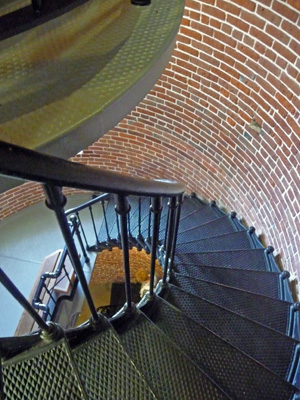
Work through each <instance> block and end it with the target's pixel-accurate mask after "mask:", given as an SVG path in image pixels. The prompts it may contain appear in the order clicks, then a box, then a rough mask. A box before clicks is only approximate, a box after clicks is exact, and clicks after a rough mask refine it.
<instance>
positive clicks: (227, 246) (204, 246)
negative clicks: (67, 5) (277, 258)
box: [176, 231, 263, 254]
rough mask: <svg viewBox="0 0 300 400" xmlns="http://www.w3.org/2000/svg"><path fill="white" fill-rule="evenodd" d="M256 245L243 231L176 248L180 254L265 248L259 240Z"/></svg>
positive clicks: (196, 241)
mask: <svg viewBox="0 0 300 400" xmlns="http://www.w3.org/2000/svg"><path fill="white" fill-rule="evenodd" d="M255 243H257V245H256V244H255V245H254V243H253V241H252V240H251V237H250V234H249V233H248V231H241V232H234V233H229V234H225V235H220V236H214V237H211V238H207V239H200V240H193V241H191V242H187V243H182V244H179V245H178V246H177V247H176V253H177V254H179V253H195V252H205V251H217V250H241V249H252V248H258V246H259V247H261V248H262V247H263V246H262V245H261V244H260V245H259V242H258V240H257V241H255ZM254 246H255V247H254Z"/></svg>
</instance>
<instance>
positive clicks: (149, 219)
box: [147, 198, 151, 244]
mask: <svg viewBox="0 0 300 400" xmlns="http://www.w3.org/2000/svg"><path fill="white" fill-rule="evenodd" d="M150 210H151V198H150V199H149V215H148V237H147V242H148V243H149V244H150V243H151V212H150Z"/></svg>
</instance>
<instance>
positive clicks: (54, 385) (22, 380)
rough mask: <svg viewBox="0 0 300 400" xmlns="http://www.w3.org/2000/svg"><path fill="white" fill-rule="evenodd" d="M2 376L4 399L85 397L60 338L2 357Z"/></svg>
mask: <svg viewBox="0 0 300 400" xmlns="http://www.w3.org/2000/svg"><path fill="white" fill-rule="evenodd" d="M2 378H3V393H4V394H5V396H6V398H7V399H39V400H48V399H57V400H60V399H61V400H65V399H70V400H83V399H87V397H86V394H85V391H84V388H83V386H82V383H81V380H80V377H79V374H78V371H77V369H76V366H75V364H74V362H73V360H72V356H71V352H70V350H69V346H68V344H67V342H66V340H65V339H64V338H63V339H60V340H58V341H56V342H52V343H50V344H44V343H41V344H39V345H37V346H34V347H33V348H31V349H30V350H27V351H25V352H24V353H22V354H20V355H18V356H16V357H13V358H12V359H10V360H8V361H4V362H3V361H2Z"/></svg>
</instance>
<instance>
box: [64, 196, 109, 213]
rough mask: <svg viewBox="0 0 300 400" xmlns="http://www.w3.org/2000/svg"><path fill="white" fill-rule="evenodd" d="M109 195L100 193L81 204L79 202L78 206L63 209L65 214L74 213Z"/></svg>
mask: <svg viewBox="0 0 300 400" xmlns="http://www.w3.org/2000/svg"><path fill="white" fill-rule="evenodd" d="M109 196H110V194H109V193H103V194H100V196H97V197H95V198H94V199H92V200H89V201H86V202H85V203H83V204H80V206H77V207H74V208H70V209H69V210H66V211H65V215H70V214H75V213H76V212H78V211H81V210H84V209H85V208H87V207H90V206H92V205H94V204H96V203H99V201H101V200H106V199H107V198H108V197H109Z"/></svg>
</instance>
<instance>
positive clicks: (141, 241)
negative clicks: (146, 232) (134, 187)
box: [136, 197, 144, 250]
mask: <svg viewBox="0 0 300 400" xmlns="http://www.w3.org/2000/svg"><path fill="white" fill-rule="evenodd" d="M141 224H142V198H141V197H139V210H138V234H137V237H136V240H137V244H136V246H137V249H138V250H142V248H143V247H144V246H143V245H144V238H143V235H142V230H141V229H142V228H141Z"/></svg>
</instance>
